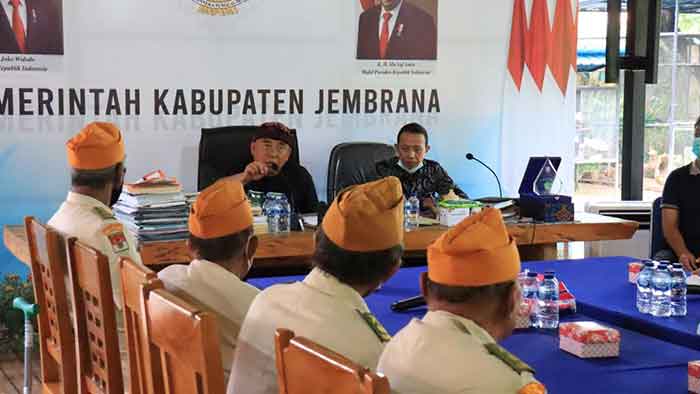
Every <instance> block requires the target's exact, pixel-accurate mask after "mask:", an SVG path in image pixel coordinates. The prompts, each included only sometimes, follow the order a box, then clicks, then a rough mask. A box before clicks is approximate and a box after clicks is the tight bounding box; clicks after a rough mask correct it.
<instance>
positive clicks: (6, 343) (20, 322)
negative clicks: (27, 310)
mask: <svg viewBox="0 0 700 394" xmlns="http://www.w3.org/2000/svg"><path fill="white" fill-rule="evenodd" d="M16 297H23V298H24V299H25V300H27V301H28V302H30V303H33V302H34V290H33V289H32V281H31V276H30V277H29V278H27V279H26V280H23V279H22V278H21V277H20V276H19V275H16V274H8V275H5V277H4V278H3V280H2V281H1V282H0V324H1V325H2V328H0V353H8V352H15V353H19V354H21V353H22V351H23V349H24V314H23V313H22V312H21V311H19V310H17V309H14V308H13V307H12V301H13V300H14V299H15V298H16ZM34 327H35V328H36V324H35V325H34Z"/></svg>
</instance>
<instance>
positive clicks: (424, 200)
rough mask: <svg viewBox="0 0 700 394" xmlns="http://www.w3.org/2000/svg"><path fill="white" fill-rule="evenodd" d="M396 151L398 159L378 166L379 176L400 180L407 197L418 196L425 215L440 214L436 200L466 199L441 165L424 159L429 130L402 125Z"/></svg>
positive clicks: (382, 162)
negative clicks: (393, 177)
mask: <svg viewBox="0 0 700 394" xmlns="http://www.w3.org/2000/svg"><path fill="white" fill-rule="evenodd" d="M394 148H395V149H396V154H397V157H393V158H391V159H388V160H384V161H380V162H378V163H376V164H375V168H376V170H377V174H379V176H381V177H387V176H395V177H397V178H399V180H400V181H401V186H402V188H403V195H404V197H405V198H407V199H408V198H410V197H411V196H416V197H418V199H419V200H420V202H421V211H422V212H421V213H422V214H423V215H428V216H431V214H433V215H435V214H437V209H436V204H435V200H436V199H437V198H440V199H447V200H453V199H458V198H467V194H466V193H465V192H463V191H462V190H461V189H460V188H459V187H458V186H457V185H456V184H455V182H454V181H453V180H452V178H450V176H449V175H448V174H447V171H445V169H444V168H442V166H441V165H440V163H438V162H436V161H433V160H428V159H426V158H425V155H426V154H427V153H428V152H429V151H430V145H429V144H428V131H427V130H426V129H425V128H424V127H423V126H421V125H420V124H418V123H409V124H407V125H405V126H403V127H402V128H401V130H399V134H398V135H397V136H396V145H395V146H394Z"/></svg>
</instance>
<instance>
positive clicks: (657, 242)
mask: <svg viewBox="0 0 700 394" xmlns="http://www.w3.org/2000/svg"><path fill="white" fill-rule="evenodd" d="M662 203H663V198H662V197H659V198H657V199H656V200H654V204H653V205H652V207H651V237H650V238H651V242H650V246H649V258H654V256H655V255H656V253H658V252H659V251H661V250H663V249H670V247H669V246H668V243H666V238H665V237H664V229H663V215H662V212H661V211H662V209H661V204H662Z"/></svg>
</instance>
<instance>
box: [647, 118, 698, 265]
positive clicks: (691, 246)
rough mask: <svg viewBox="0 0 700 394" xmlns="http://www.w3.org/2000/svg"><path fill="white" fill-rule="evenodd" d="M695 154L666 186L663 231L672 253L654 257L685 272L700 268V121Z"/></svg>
mask: <svg viewBox="0 0 700 394" xmlns="http://www.w3.org/2000/svg"><path fill="white" fill-rule="evenodd" d="M693 153H695V156H696V159H695V160H694V161H693V162H692V163H690V164H688V165H686V166H683V167H681V168H678V169H676V170H674V171H673V172H671V174H669V176H668V179H666V185H665V186H664V194H663V203H662V205H661V207H662V208H663V211H662V212H663V218H662V222H663V223H662V224H663V231H664V237H665V238H666V242H667V243H668V244H669V246H670V247H671V249H672V250H662V251H661V252H659V253H657V254H656V256H654V257H655V258H657V259H668V260H675V257H677V258H678V261H679V262H680V263H681V264H683V267H685V269H686V270H689V271H697V270H698V269H700V118H698V120H697V121H696V122H695V134H694V139H693Z"/></svg>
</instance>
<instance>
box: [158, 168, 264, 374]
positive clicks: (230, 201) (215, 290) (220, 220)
mask: <svg viewBox="0 0 700 394" xmlns="http://www.w3.org/2000/svg"><path fill="white" fill-rule="evenodd" d="M189 229H190V239H189V243H188V244H189V247H190V251H191V253H192V255H193V256H195V260H193V261H192V262H191V263H190V264H189V265H171V266H169V267H167V268H165V269H164V270H162V271H160V272H159V273H158V277H159V278H160V279H161V280H162V281H163V284H164V285H165V288H166V289H168V290H170V291H172V292H173V293H175V294H177V295H179V296H180V297H182V298H184V299H186V300H188V301H189V302H191V303H193V304H195V305H201V306H202V307H204V308H205V309H207V310H209V311H211V312H213V313H214V314H215V315H216V317H217V319H218V323H219V335H220V336H221V360H222V361H223V367H224V371H225V375H226V378H227V379H228V374H229V372H230V368H231V363H232V362H233V352H234V349H235V348H236V339H237V337H238V332H239V330H240V327H241V325H242V324H243V318H244V317H245V315H246V313H247V312H248V308H249V307H250V304H251V303H252V302H253V299H254V298H255V296H256V295H258V292H259V290H258V289H256V288H255V287H253V286H251V285H249V284H247V283H245V282H243V281H242V280H241V279H242V278H243V277H245V276H246V274H248V270H250V267H251V265H252V263H253V255H254V254H255V250H256V249H257V246H258V239H257V237H256V236H255V235H254V234H253V214H252V213H251V208H250V204H249V203H248V199H247V198H246V194H245V191H244V190H243V185H241V183H240V182H236V181H229V180H220V181H219V182H216V183H214V184H213V185H211V186H209V187H208V188H206V189H204V191H202V192H201V193H200V194H199V196H197V200H196V201H195V202H194V204H193V205H192V209H191V211H190V218H189Z"/></svg>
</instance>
